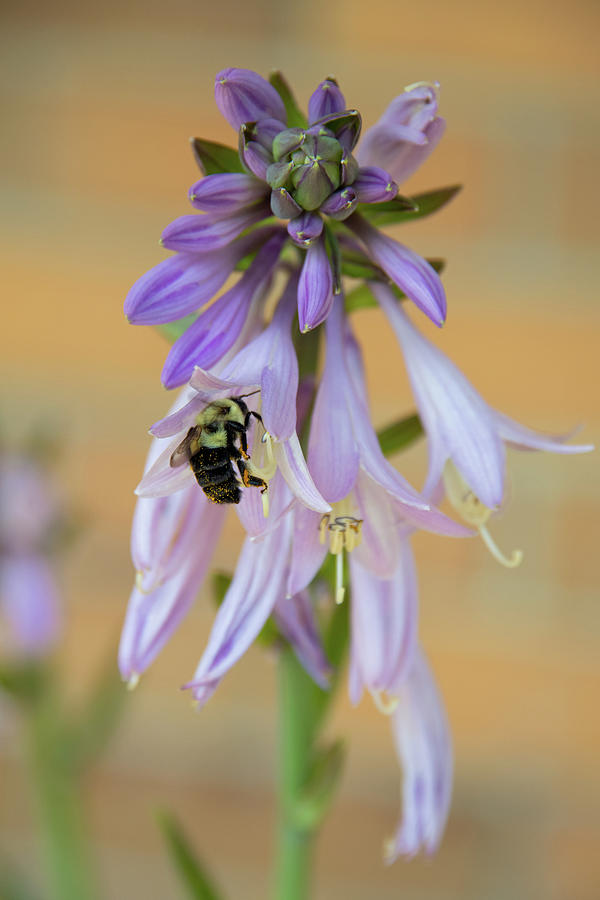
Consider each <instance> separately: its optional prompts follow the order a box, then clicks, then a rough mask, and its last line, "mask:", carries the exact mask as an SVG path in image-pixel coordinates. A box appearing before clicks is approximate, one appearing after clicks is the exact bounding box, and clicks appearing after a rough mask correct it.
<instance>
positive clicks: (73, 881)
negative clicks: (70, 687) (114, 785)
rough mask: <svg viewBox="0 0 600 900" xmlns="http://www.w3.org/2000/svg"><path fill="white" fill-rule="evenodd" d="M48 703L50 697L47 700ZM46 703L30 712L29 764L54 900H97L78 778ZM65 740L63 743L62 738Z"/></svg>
mask: <svg viewBox="0 0 600 900" xmlns="http://www.w3.org/2000/svg"><path fill="white" fill-rule="evenodd" d="M44 700H47V698H44ZM44 700H42V701H41V702H40V703H39V704H37V705H36V706H34V707H33V708H32V709H30V711H29V715H30V721H29V723H28V724H29V763H30V772H31V781H32V788H33V790H34V792H35V795H36V797H35V799H36V801H37V807H38V815H39V820H40V830H41V835H42V841H43V845H44V854H45V858H46V871H47V882H48V889H49V890H48V893H49V896H50V897H52V900H93V898H95V897H96V896H97V895H96V891H95V889H94V888H93V886H92V879H91V875H90V865H89V859H88V848H87V842H86V839H85V828H84V822H83V816H82V811H81V805H80V791H79V779H78V778H77V776H76V774H75V772H74V771H73V769H72V767H71V766H70V765H69V762H68V760H67V759H65V757H64V755H63V754H66V753H67V752H68V749H67V747H66V746H65V743H64V737H65V735H64V734H63V735H61V734H60V732H59V728H60V726H59V727H57V721H56V716H55V710H54V709H53V708H52V705H51V704H49V703H48V702H44ZM61 738H62V739H61Z"/></svg>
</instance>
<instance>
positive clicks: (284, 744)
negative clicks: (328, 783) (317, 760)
mask: <svg viewBox="0 0 600 900" xmlns="http://www.w3.org/2000/svg"><path fill="white" fill-rule="evenodd" d="M313 688H314V685H313V684H312V683H311V682H310V679H309V677H308V675H306V673H305V672H304V670H303V669H302V667H301V666H300V665H299V663H298V662H297V660H296V658H295V656H294V654H293V651H292V650H291V649H290V648H289V647H285V649H283V650H282V651H281V654H280V658H279V717H280V732H279V754H280V771H279V832H278V841H279V846H278V852H277V864H278V867H277V875H276V877H277V882H276V897H277V900H305V898H307V897H308V896H309V887H310V878H311V867H312V865H311V864H312V852H313V843H314V838H315V834H316V827H317V826H316V825H315V826H314V827H312V828H311V827H310V825H309V824H307V823H304V822H301V821H299V817H298V805H299V799H300V795H301V792H302V790H303V787H304V785H305V784H306V781H307V778H308V774H309V770H310V764H311V755H312V750H313V740H314V726H315V721H314V714H313V713H314V704H313V703H312V696H313Z"/></svg>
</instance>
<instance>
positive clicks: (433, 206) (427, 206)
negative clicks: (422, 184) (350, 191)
mask: <svg viewBox="0 0 600 900" xmlns="http://www.w3.org/2000/svg"><path fill="white" fill-rule="evenodd" d="M461 187H462V185H460V184H454V185H452V186H451V187H446V188H438V189H437V190H435V191H427V192H426V193H424V194H415V196H414V197H411V198H410V200H411V201H412V202H413V203H414V205H415V206H416V209H412V210H411V209H407V208H406V198H405V197H402V198H400V199H395V200H388V201H386V202H385V203H360V204H359V205H358V207H357V212H359V213H360V214H361V215H362V216H364V218H365V219H367V220H368V221H369V222H370V223H371V224H372V225H376V226H377V227H378V228H379V227H381V226H382V225H398V224H399V223H401V222H412V221H414V220H415V219H422V218H423V217H424V216H430V215H431V214H432V213H434V212H437V210H438V209H441V208H442V206H445V205H446V204H447V203H449V202H450V200H452V198H453V197H454V196H456V194H457V193H458V192H459V191H460V189H461Z"/></svg>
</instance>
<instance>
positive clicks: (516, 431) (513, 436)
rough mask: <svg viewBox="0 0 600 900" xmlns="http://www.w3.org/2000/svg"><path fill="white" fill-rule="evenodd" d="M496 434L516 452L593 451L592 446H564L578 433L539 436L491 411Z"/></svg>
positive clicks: (512, 420) (537, 433)
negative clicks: (514, 448)
mask: <svg viewBox="0 0 600 900" xmlns="http://www.w3.org/2000/svg"><path fill="white" fill-rule="evenodd" d="M491 412H492V418H493V420H494V423H495V426H496V429H497V431H498V434H499V435H500V437H501V438H502V440H503V441H507V442H508V443H509V444H511V445H512V446H514V447H516V448H517V449H518V450H547V451H548V452H549V453H589V452H590V451H592V450H593V449H594V445H593V444H566V443H565V441H568V440H570V439H571V438H572V437H573V434H574V433H575V432H577V431H578V429H574V430H573V431H568V432H567V433H566V434H557V435H551V434H541V433H540V432H539V431H534V430H533V429H532V428H527V427H526V426H525V425H520V424H519V423H518V422H515V421H514V419H509V417H508V416H505V415H503V414H502V413H500V412H497V411H496V410H491Z"/></svg>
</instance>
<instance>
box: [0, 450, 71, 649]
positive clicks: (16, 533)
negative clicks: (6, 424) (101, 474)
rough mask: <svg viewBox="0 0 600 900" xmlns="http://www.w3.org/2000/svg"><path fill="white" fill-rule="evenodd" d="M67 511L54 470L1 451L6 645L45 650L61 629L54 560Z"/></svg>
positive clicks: (1, 593) (0, 641) (1, 603)
mask: <svg viewBox="0 0 600 900" xmlns="http://www.w3.org/2000/svg"><path fill="white" fill-rule="evenodd" d="M61 516H62V511H61V505H60V502H59V498H58V495H57V492H56V490H55V489H54V487H53V485H52V483H51V481H50V479H49V477H48V473H47V472H46V471H45V470H44V469H43V468H42V467H41V466H40V465H39V464H38V463H36V461H35V460H34V459H33V458H30V457H27V456H24V455H17V454H12V453H8V452H3V453H0V609H1V611H2V616H3V623H2V633H1V637H0V649H1V650H2V653H3V655H6V656H12V657H15V656H16V657H21V658H29V657H33V658H35V657H39V656H43V655H44V654H45V653H47V652H48V651H49V650H51V648H52V647H53V646H54V644H55V642H56V640H57V638H58V635H59V631H60V604H59V600H58V591H57V588H56V583H55V579H54V575H53V572H52V566H51V563H50V560H49V556H50V551H51V549H52V542H53V538H54V537H55V535H56V531H57V529H58V527H59V526H60V521H61Z"/></svg>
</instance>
